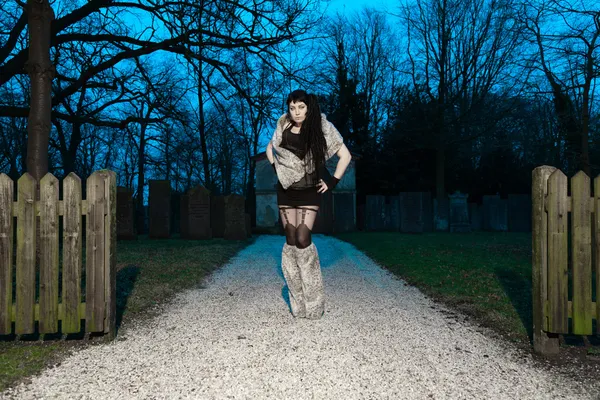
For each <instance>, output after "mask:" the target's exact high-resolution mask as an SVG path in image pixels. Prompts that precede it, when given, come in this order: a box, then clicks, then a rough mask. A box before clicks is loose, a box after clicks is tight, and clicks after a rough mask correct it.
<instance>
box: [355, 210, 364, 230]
mask: <svg viewBox="0 0 600 400" xmlns="http://www.w3.org/2000/svg"><path fill="white" fill-rule="evenodd" d="M356 228H357V229H358V230H359V231H364V230H365V205H364V204H359V205H358V207H356Z"/></svg>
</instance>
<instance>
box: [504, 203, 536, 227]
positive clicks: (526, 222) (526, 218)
mask: <svg viewBox="0 0 600 400" xmlns="http://www.w3.org/2000/svg"><path fill="white" fill-rule="evenodd" d="M531 207H532V204H531V195H529V194H509V195H508V231H509V232H531Z"/></svg>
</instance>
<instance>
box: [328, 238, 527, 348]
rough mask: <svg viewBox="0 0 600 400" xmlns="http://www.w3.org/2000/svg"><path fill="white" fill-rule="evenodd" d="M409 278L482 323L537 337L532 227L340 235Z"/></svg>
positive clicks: (514, 336)
mask: <svg viewBox="0 0 600 400" xmlns="http://www.w3.org/2000/svg"><path fill="white" fill-rule="evenodd" d="M336 237H338V238H340V239H342V240H344V241H347V242H349V243H351V244H353V245H354V246H356V247H357V248H358V249H359V250H361V251H363V252H365V253H366V254H367V255H368V256H369V257H371V258H373V259H374V260H375V261H377V262H378V263H379V264H380V265H381V266H383V267H385V268H387V269H388V270H389V271H390V272H392V273H393V274H394V275H396V276H398V277H400V278H402V279H404V280H405V281H406V282H407V283H409V284H411V285H414V286H416V287H418V288H419V289H420V290H421V291H423V292H424V293H425V294H427V295H429V296H431V297H432V298H435V299H437V300H439V301H441V302H442V303H444V304H447V305H449V306H452V307H455V308H458V309H460V310H461V311H463V312H465V313H467V314H469V315H471V316H473V317H475V318H476V319H477V320H478V321H479V322H480V323H481V324H482V325H484V326H487V327H490V328H492V329H494V330H495V331H497V332H499V333H501V334H503V335H505V336H507V337H508V338H509V339H510V340H513V341H517V342H523V343H526V342H528V341H529V338H530V337H531V329H532V314H531V307H532V299H531V233H495V232H477V233H471V234H449V233H423V234H418V235H412V234H402V233H396V232H354V233H345V234H339V235H336Z"/></svg>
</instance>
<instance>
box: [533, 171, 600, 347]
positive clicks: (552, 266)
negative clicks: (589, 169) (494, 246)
mask: <svg viewBox="0 0 600 400" xmlns="http://www.w3.org/2000/svg"><path fill="white" fill-rule="evenodd" d="M594 194H595V196H594V197H591V194H590V178H589V177H588V176H587V175H586V174H585V173H584V172H582V171H579V172H578V173H577V174H576V175H575V176H573V177H572V178H571V195H570V196H568V178H567V176H566V175H565V174H564V173H563V172H562V171H560V170H559V169H556V168H554V167H549V166H541V167H538V168H536V169H535V170H534V171H533V182H532V206H533V210H532V215H533V221H532V223H533V232H532V245H533V249H532V250H533V252H532V265H533V271H532V272H533V275H532V278H533V328H534V330H533V334H534V338H533V339H534V350H535V351H536V352H538V353H542V354H550V353H557V352H558V334H567V333H572V334H575V335H592V334H594V332H593V323H592V320H593V319H595V320H596V329H595V330H596V333H597V334H600V324H599V323H598V321H599V320H600V301H598V291H599V289H600V272H599V271H600V269H599V262H600V240H599V239H600V176H598V177H596V178H595V179H594ZM569 214H570V216H571V224H570V227H569V225H568V216H569ZM569 228H570V229H569ZM569 241H570V250H571V251H570V253H571V257H569ZM594 271H595V282H594V278H593V275H594V274H593V272H594ZM594 283H595V288H596V301H592V300H593V297H592V294H593V293H592V288H593V286H594ZM569 289H571V290H569ZM569 319H571V329H570V330H569Z"/></svg>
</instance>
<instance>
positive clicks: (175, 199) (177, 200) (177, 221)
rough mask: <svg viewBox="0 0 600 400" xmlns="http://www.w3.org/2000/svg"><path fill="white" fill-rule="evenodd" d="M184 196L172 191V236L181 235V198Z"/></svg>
mask: <svg viewBox="0 0 600 400" xmlns="http://www.w3.org/2000/svg"><path fill="white" fill-rule="evenodd" d="M183 195H184V194H183V193H181V192H178V191H175V190H173V191H171V235H173V234H175V233H179V234H181V197H182V196H183Z"/></svg>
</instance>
